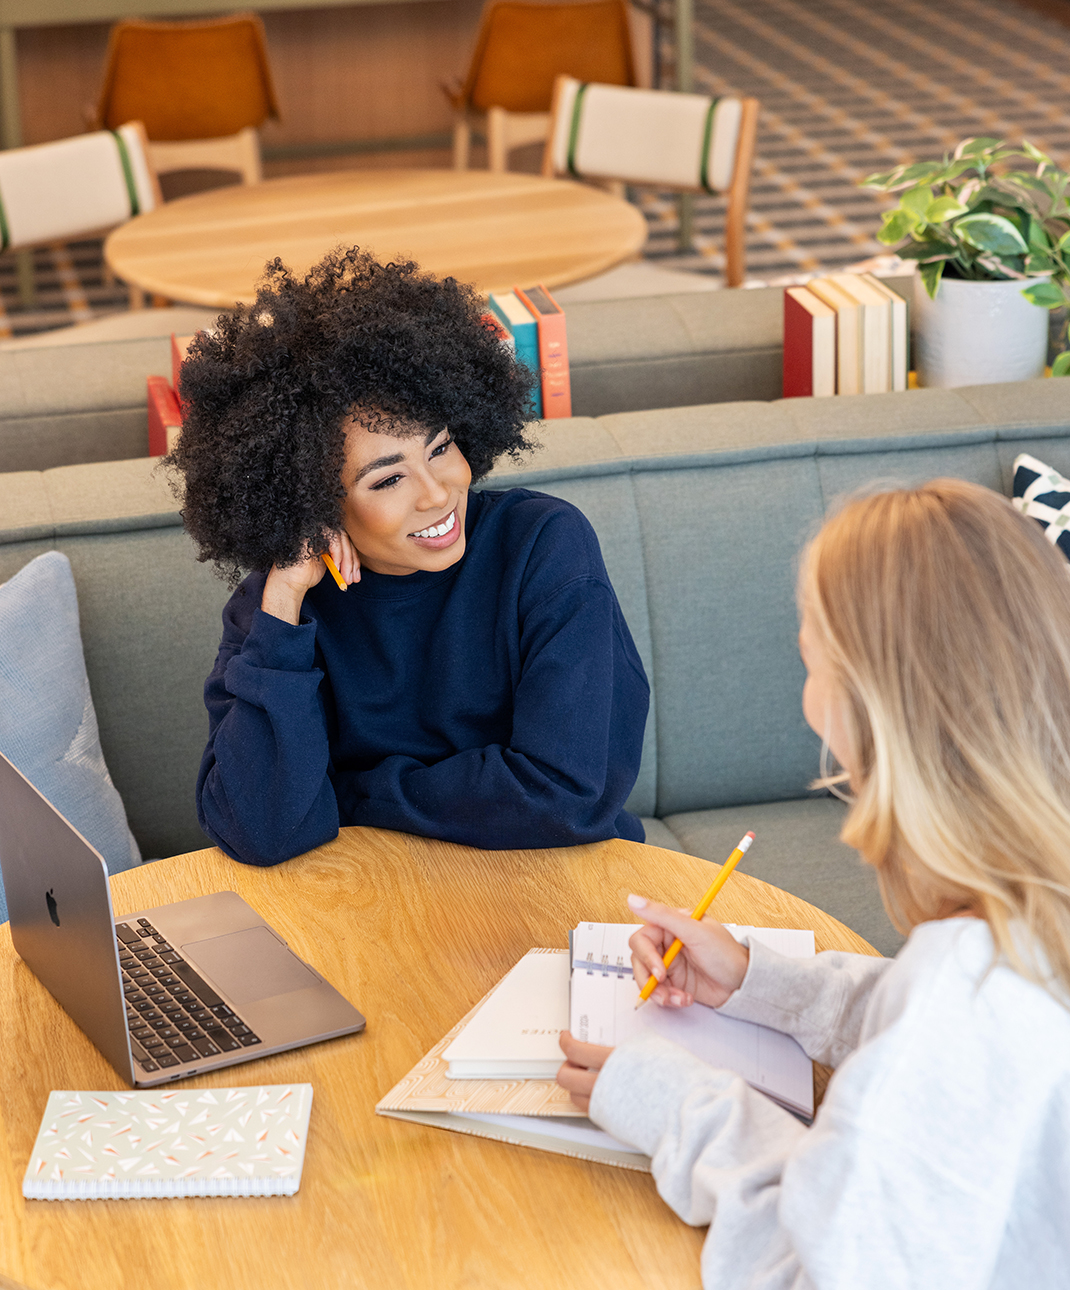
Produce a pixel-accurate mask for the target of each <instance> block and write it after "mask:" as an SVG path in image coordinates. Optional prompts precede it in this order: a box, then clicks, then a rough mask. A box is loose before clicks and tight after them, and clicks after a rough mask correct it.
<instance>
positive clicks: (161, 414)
mask: <svg viewBox="0 0 1070 1290" xmlns="http://www.w3.org/2000/svg"><path fill="white" fill-rule="evenodd" d="M148 394H149V456H150V457H162V456H163V455H164V454H165V453H168V452H170V451H171V449H172V448H173V447H174V446H175V440H176V439H177V438H178V435H179V431H180V430H181V429H182V410H181V409H180V408H179V406H178V399H176V398H175V392H174V390H173V389H172V388H171V386H170V385H169V384H168V381H167V377H166V376H150V377H149V379H148Z"/></svg>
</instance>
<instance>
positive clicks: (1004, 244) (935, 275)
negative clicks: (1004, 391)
mask: <svg viewBox="0 0 1070 1290" xmlns="http://www.w3.org/2000/svg"><path fill="white" fill-rule="evenodd" d="M1023 162H1025V163H1026V164H1027V165H1029V168H1028V169H1021V168H1015V163H1017V165H1018V166H1021V165H1022V163H1023ZM1029 163H1031V164H1029ZM1068 185H1070V175H1067V174H1066V172H1065V171H1062V170H1060V169H1059V168H1058V167H1057V166H1056V165H1055V163H1054V162H1053V161H1052V160H1051V158H1050V157H1048V156H1045V154H1044V153H1043V152H1041V151H1040V150H1039V149H1037V148H1035V147H1034V146H1033V145H1032V144H1031V143H1029V142H1027V141H1023V142H1022V145H1021V147H1020V148H1014V147H1008V146H1007V144H1005V143H1004V142H1002V141H1001V140H999V139H965V140H964V141H963V142H962V143H960V144H959V145H958V147H957V148H956V149H955V151H954V153H953V155H952V156H950V157H948V156H945V157H944V159H943V160H942V161H919V162H916V163H915V164H913V165H909V166H898V167H897V168H896V169H895V170H890V171H888V172H887V173H886V174H880V175H870V177H869V178H868V179H866V180H863V183H862V186H863V187H865V188H873V189H876V190H878V191H880V192H887V193H899V194H900V196H899V205H898V206H896V207H895V208H894V209H893V210H889V211H885V212H884V216H883V223H882V226H881V229H880V232H879V233H878V234H877V240H878V241H879V242H883V243H884V244H885V245H886V246H894V248H895V252H896V254H897V255H898V256H899V257H900V258H901V259H904V260H916V261H917V262H918V270H919V273H920V276H921V280H922V282H923V283H924V284H925V292H924V293H921V292H919V293H917V298H916V300H915V324H916V346H915V358H916V366H917V371H918V381H919V383H920V384H922V385H942V386H952V385H971V384H983V383H986V382H989V381H1015V380H1023V379H1026V378H1028V377H1033V376H1042V375H1043V373H1044V364H1045V359H1046V355H1047V345H1048V315H1047V312H1046V311H1047V310H1049V309H1056V308H1059V307H1061V306H1063V305H1065V304H1067V301H1068V300H1070V285H1068V284H1070V201H1068V197H1067V187H1068ZM896 243H900V245H898V246H895V244H896ZM1068 372H1070V353H1067V354H1060V355H1059V356H1058V357H1057V358H1056V360H1055V364H1054V367H1053V373H1054V374H1055V375H1057V376H1061V375H1065V374H1067V373H1068Z"/></svg>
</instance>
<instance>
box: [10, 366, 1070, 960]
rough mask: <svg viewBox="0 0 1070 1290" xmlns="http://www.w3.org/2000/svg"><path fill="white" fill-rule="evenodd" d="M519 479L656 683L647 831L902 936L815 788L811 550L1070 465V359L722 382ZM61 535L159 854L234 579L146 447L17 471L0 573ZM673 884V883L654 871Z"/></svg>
mask: <svg viewBox="0 0 1070 1290" xmlns="http://www.w3.org/2000/svg"><path fill="white" fill-rule="evenodd" d="M542 438H543V444H544V446H543V448H542V450H541V451H540V452H538V453H536V454H535V455H534V456H533V457H531V458H529V459H528V461H527V462H526V463H524V464H522V465H520V466H515V467H514V466H508V467H505V468H503V469H501V470H500V471H498V472H497V473H496V474H495V475H494V476H493V477H492V478H491V479H490V480H489V481H488V484H487V486H488V487H509V486H512V485H514V484H522V485H525V486H530V487H532V488H537V489H541V490H543V491H546V492H550V493H554V494H557V495H559V496H561V497H564V498H566V499H568V500H569V501H572V502H574V503H575V504H576V505H577V506H579V507H580V508H581V509H582V510H583V511H584V512H585V513H586V514H587V515H588V516H589V518H590V519H591V522H592V523H593V524H594V527H595V529H596V530H597V532H598V534H599V537H600V539H601V542H602V547H603V551H604V553H605V558H606V564H607V566H608V568H609V573H610V576H611V578H612V580H613V583H614V586H615V587H616V589H617V593H618V596H619V597H620V600H621V604H622V606H623V609H624V613H625V615H626V617H627V619H628V622H629V625H630V627H631V630H632V632H633V634H634V636H635V639H636V643H637V645H638V647H639V650H640V653H641V654H642V657H643V661H644V664H645V666H646V669H647V673H648V675H649V677H650V680H651V686H652V705H651V714H650V721H649V723H648V729H647V736H646V747H645V753H644V760H643V766H642V770H641V773H640V777H639V781H638V783H637V785H636V788H635V791H634V793H633V796H632V799H631V806H632V808H633V809H634V810H636V811H637V812H638V813H639V814H640V815H642V816H643V817H645V819H646V821H647V828H648V840H649V841H650V842H652V843H655V844H657V845H660V846H668V847H674V848H677V849H681V850H686V851H688V852H690V853H692V854H694V855H699V856H705V857H706V858H708V859H710V860H716V861H720V860H723V859H724V857H725V856H726V855H727V854H728V852H729V851H730V850H731V848H732V846H733V845H734V844H735V843H736V842H737V841H738V839H739V837H740V836H741V835H742V833H743V832H744V831H745V830H746V829H748V828H752V829H754V830H755V832H756V833H757V842H756V844H755V846H754V847H753V848H752V850H751V852H750V853H749V854H748V857H747V861H746V868H747V870H748V871H749V872H750V873H753V874H755V875H757V876H758V877H761V878H765V879H768V880H769V881H771V882H773V883H776V884H777V885H778V886H782V887H784V888H786V889H787V890H789V891H792V892H795V893H796V894H798V895H800V896H802V897H804V898H805V899H807V900H810V901H812V902H814V903H815V904H817V905H819V906H821V907H822V908H824V909H826V910H828V911H829V912H830V913H832V914H834V915H835V916H836V917H837V918H840V919H841V920H842V921H843V922H845V923H847V924H848V926H850V927H853V928H854V929H855V930H857V931H858V932H859V933H861V934H862V935H863V936H865V937H866V938H867V939H868V940H870V941H871V942H872V943H873V944H875V945H876V946H877V947H878V948H880V949H881V950H883V951H885V952H892V951H894V949H895V948H896V947H897V945H898V944H899V941H900V938H899V937H898V935H897V934H896V933H895V932H894V930H893V929H892V928H891V926H890V925H889V923H888V921H887V919H886V917H885V915H884V913H883V911H882V909H881V906H880V902H879V898H878V895H877V889H876V882H875V879H874V876H873V874H872V873H871V872H869V871H868V870H866V869H865V868H864V867H863V866H862V865H861V863H860V862H859V861H858V860H857V858H856V857H855V856H854V855H853V854H852V853H851V852H849V851H848V850H847V849H846V848H845V847H843V846H842V845H841V844H840V843H839V842H838V841H837V834H838V831H839V828H840V824H841V821H842V812H843V808H842V806H841V805H840V804H839V803H838V802H836V801H834V800H831V799H829V798H828V797H825V796H822V795H815V794H812V793H810V792H809V790H808V785H809V783H810V781H811V780H812V779H813V778H814V776H815V775H816V773H817V770H818V752H819V749H818V742H817V740H816V739H815V737H814V736H813V734H812V733H811V732H810V731H809V729H808V728H807V726H806V724H805V722H804V721H803V717H802V712H801V709H800V702H799V700H800V694H801V690H802V683H803V668H802V664H801V662H800V661H799V657H798V652H797V649H796V632H797V619H796V610H795V601H794V579H795V569H796V560H797V556H798V552H799V550H800V547H801V546H802V544H803V543H804V542H805V540H806V538H807V536H808V535H809V534H810V533H811V532H813V530H814V529H815V528H816V526H817V525H818V524H819V523H820V521H821V518H822V516H823V515H824V514H825V512H826V510H827V508H828V506H829V505H830V503H831V502H832V501H833V499H834V498H836V497H837V496H838V495H840V494H843V493H845V492H849V491H851V490H854V489H857V488H859V487H861V486H864V485H867V484H869V483H870V482H872V481H873V480H888V481H897V482H911V481H920V480H923V479H928V478H932V477H934V476H937V475H954V476H959V477H962V478H966V479H971V480H975V481H977V482H979V483H982V484H985V485H988V486H989V487H992V488H996V489H999V490H1000V491H1002V492H1005V493H1009V491H1010V485H1011V470H1012V463H1013V460H1014V458H1015V456H1016V455H1017V454H1018V453H1019V452H1023V451H1026V452H1030V453H1032V454H1033V455H1035V456H1037V457H1039V458H1041V460H1044V461H1047V462H1049V463H1050V464H1051V465H1053V466H1055V467H1056V468H1057V469H1059V470H1061V471H1063V472H1064V473H1065V474H1070V381H1053V380H1048V381H1035V382H1027V383H1022V384H1017V385H993V386H980V387H975V388H972V389H964V390H954V391H947V390H919V391H913V392H909V393H906V394H896V395H867V396H857V397H851V398H837V399H821V400H809V399H798V400H784V401H779V402H775V403H722V404H713V405H709V406H702V407H687V408H676V409H667V410H661V411H648V412H629V413H619V414H613V415H608V416H604V417H601V418H597V419H595V418H574V419H573V420H571V421H561V422H557V423H552V424H548V425H544V426H543V428H542ZM52 548H57V549H59V550H61V551H63V552H65V553H66V554H67V555H68V556H69V558H70V560H71V563H72V566H73V569H74V577H75V582H76V585H77V589H78V594H79V600H80V606H81V626H82V636H83V642H84V647H85V654H86V665H87V669H88V672H89V678H90V683H91V686H92V691H93V697H94V701H95V703H96V708H97V714H98V718H99V723H100V736H101V743H102V746H103V749H104V754H105V757H106V759H107V762H108V766H109V768H110V770H111V774H112V777H113V779H114V781H115V783H116V786H117V787H118V789H119V792H120V793H121V795H122V797H123V800H124V802H125V803H126V807H127V813H128V816H129V819H130V824H131V827H132V829H133V831H134V834H135V836H136V837H137V839H138V842H139V843H140V845H141V849H142V853H143V854H144V855H147V856H158V855H164V854H171V853H175V852H181V851H186V850H190V849H193V848H196V847H199V846H203V845H206V839H205V838H204V836H203V835H202V834H201V832H200V830H199V828H198V826H197V822H196V815H195V811H194V802H193V789H194V782H195V777H196V773H197V767H198V763H199V760H200V755H201V751H202V749H203V745H204V740H205V735H206V726H207V721H206V718H205V715H204V710H203V707H202V703H201V690H202V685H203V681H204V678H205V676H206V674H207V672H208V670H209V668H210V667H211V664H212V660H213V658H214V656H215V650H216V646H217V643H218V636H219V631H220V612H221V610H222V607H223V604H224V602H225V600H226V598H227V588H226V587H225V585H224V584H223V583H222V582H221V581H219V580H218V579H217V578H216V577H214V575H213V574H212V572H211V571H210V569H209V568H207V567H206V566H205V565H202V564H199V563H198V562H197V561H196V559H195V558H194V555H193V550H192V547H191V545H190V543H189V541H188V539H187V538H186V536H185V534H184V532H183V530H182V528H181V524H180V519H179V515H178V507H177V503H176V502H175V500H174V498H173V496H172V495H171V493H170V491H169V489H168V487H167V485H166V482H165V481H164V480H163V479H162V478H161V477H160V475H159V473H158V471H156V463H155V462H154V461H153V460H151V459H147V458H141V459H137V460H131V461H121V462H113V463H105V464H83V465H77V466H67V467H61V468H58V469H54V470H49V471H45V472H25V473H21V474H11V475H6V476H2V477H0V580H3V579H6V578H8V577H10V576H11V575H12V574H13V573H15V572H16V571H17V570H18V569H19V568H21V567H22V566H23V565H24V564H25V563H26V562H27V561H28V560H29V559H31V558H32V557H33V556H35V555H38V554H40V553H41V552H43V551H45V550H49V549H52ZM654 894H656V893H654Z"/></svg>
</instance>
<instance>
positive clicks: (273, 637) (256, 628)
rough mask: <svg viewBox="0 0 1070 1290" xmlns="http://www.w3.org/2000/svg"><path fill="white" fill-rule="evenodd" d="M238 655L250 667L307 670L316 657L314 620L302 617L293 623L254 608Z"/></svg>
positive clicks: (284, 670)
mask: <svg viewBox="0 0 1070 1290" xmlns="http://www.w3.org/2000/svg"><path fill="white" fill-rule="evenodd" d="M237 657H240V658H241V660H242V662H243V664H245V665H246V666H249V667H259V668H268V669H270V670H271V671H275V672H310V671H311V670H312V665H313V663H314V661H315V657H316V624H315V623H314V622H312V621H311V620H309V619H303V620H302V621H301V623H300V624H299V625H298V626H297V627H294V626H293V624H292V623H286V622H283V620H282V619H281V618H276V617H275V615H274V614H266V613H264V611H263V610H262V609H256V610H254V611H253V621H252V624H251V626H250V628H249V635H248V636H246V638H245V641H244V643H243V644H242V649H241V654H240V655H238V656H237ZM231 661H232V662H233V661H234V660H231Z"/></svg>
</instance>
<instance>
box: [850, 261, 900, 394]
mask: <svg viewBox="0 0 1070 1290" xmlns="http://www.w3.org/2000/svg"><path fill="white" fill-rule="evenodd" d="M860 276H861V278H862V281H863V282H865V283H868V285H869V286H871V287H873V288H874V289H875V290H877V291H879V292H881V293H882V295H884V296H885V297H886V298H887V300H888V303H889V304H890V305H891V307H892V389H893V390H894V391H896V392H898V391H901V390H905V389H906V388H907V383H908V374H909V372H910V318H909V314H908V310H907V302H906V301H905V300H904V299H903V297H902V296H901V295H900V294H899V292H898V291H893V290H892V288H891V287H889V286H887V285H886V284H885V283H883V282H882V281H881V280H880V278H878V277H875V276H874V275H873V274H872V273H863V274H861V275H860Z"/></svg>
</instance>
